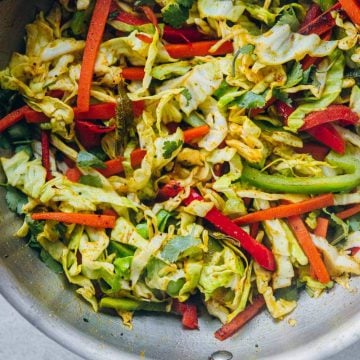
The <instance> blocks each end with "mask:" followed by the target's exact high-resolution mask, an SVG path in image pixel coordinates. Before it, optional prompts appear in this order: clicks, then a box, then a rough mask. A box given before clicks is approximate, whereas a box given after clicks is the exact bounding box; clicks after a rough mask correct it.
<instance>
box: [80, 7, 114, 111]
mask: <svg viewBox="0 0 360 360" xmlns="http://www.w3.org/2000/svg"><path fill="white" fill-rule="evenodd" d="M111 3H112V0H97V1H96V4H95V8H94V11H93V14H92V17H91V21H90V26H89V30H88V34H87V37H86V42H85V49H84V55H83V60H82V64H81V72H80V79H79V88H78V98H77V107H78V110H79V112H86V111H88V110H89V106H90V90H91V82H92V78H93V73H94V67H95V61H96V57H97V54H98V51H99V47H100V44H101V40H102V37H103V34H104V30H105V25H106V21H107V18H108V15H109V11H110V6H111Z"/></svg>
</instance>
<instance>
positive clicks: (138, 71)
mask: <svg viewBox="0 0 360 360" xmlns="http://www.w3.org/2000/svg"><path fill="white" fill-rule="evenodd" d="M121 76H122V77H123V78H124V79H125V80H131V81H140V80H142V79H143V78H144V76H145V71H144V68H143V67H127V68H123V69H122V70H121Z"/></svg>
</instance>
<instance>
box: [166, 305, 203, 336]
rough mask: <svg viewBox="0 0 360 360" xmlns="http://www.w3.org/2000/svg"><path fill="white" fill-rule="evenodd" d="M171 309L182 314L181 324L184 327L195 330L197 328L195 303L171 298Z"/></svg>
mask: <svg viewBox="0 0 360 360" xmlns="http://www.w3.org/2000/svg"><path fill="white" fill-rule="evenodd" d="M172 310H173V311H174V312H175V313H177V314H181V315H182V324H183V326H184V327H185V328H187V329H190V330H195V329H198V328H199V323H198V315H197V308H196V305H195V304H192V303H190V302H188V301H187V302H184V303H182V302H180V301H179V300H177V299H174V300H173V304H172Z"/></svg>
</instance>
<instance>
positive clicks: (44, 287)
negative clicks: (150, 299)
mask: <svg viewBox="0 0 360 360" xmlns="http://www.w3.org/2000/svg"><path fill="white" fill-rule="evenodd" d="M49 4H51V1H50V2H48V1H19V0H4V1H1V2H0V14H1V16H2V20H1V22H0V67H1V68H2V67H4V66H5V65H6V63H7V61H8V59H9V55H10V54H11V53H12V52H13V51H14V50H16V49H18V48H21V46H22V39H23V36H24V26H25V24H26V23H28V22H29V21H31V20H32V19H33V17H34V14H35V12H36V9H37V8H43V9H46V7H48V6H49ZM0 209H1V210H0V221H1V223H0V227H1V233H2V236H1V239H0V292H1V293H2V294H3V295H4V297H5V298H6V299H7V300H8V301H9V302H10V303H11V304H12V305H13V306H14V307H15V308H16V309H17V310H18V311H19V312H20V313H22V315H23V316H24V317H26V318H27V319H28V320H29V321H30V322H31V323H32V324H33V325H34V326H36V327H38V328H39V329H40V330H42V331H43V332H44V333H45V334H47V335H48V336H50V337H52V338H53V339H55V340H56V341H58V342H60V343H61V344H63V345H64V346H65V347H67V348H69V349H70V350H72V351H74V352H76V353H77V354H79V355H82V356H84V357H85V358H89V359H129V360H131V359H139V357H140V356H142V357H141V358H145V359H157V360H165V359H166V360H167V359H182V360H190V359H204V360H205V359H208V358H209V357H210V358H211V355H212V354H214V355H213V358H215V355H216V352H219V351H222V352H223V354H224V353H230V355H232V356H233V359H240V358H242V359H258V358H276V359H289V358H296V359H320V358H325V357H326V356H328V355H330V354H333V353H336V352H337V351H340V350H341V349H343V348H344V347H346V346H347V345H349V344H351V343H352V342H355V341H356V340H357V339H358V338H359V337H360V293H359V292H357V291H352V292H350V291H349V290H345V289H343V288H341V287H340V286H336V287H335V289H333V290H331V291H330V292H329V293H328V294H324V295H323V296H321V297H320V298H319V299H311V298H309V297H308V296H307V294H306V293H303V294H302V297H301V299H300V300H299V303H298V308H297V309H296V310H295V311H294V312H293V313H292V314H291V315H290V316H288V317H287V318H286V319H284V320H283V321H280V322H275V321H274V320H273V319H272V318H271V317H270V315H269V314H267V313H266V312H263V313H262V314H260V315H259V316H257V317H256V318H255V319H254V320H253V321H252V322H251V323H249V324H248V325H247V326H246V327H245V328H244V329H243V330H241V331H240V332H239V333H238V334H236V335H235V336H234V337H233V338H231V339H229V340H227V341H225V342H219V341H217V340H216V339H215V338H214V336H213V333H214V331H215V330H217V329H218V328H219V326H220V323H219V322H218V321H217V320H215V319H213V318H211V317H209V316H207V315H206V314H205V312H204V311H202V314H201V316H200V331H185V330H183V329H182V328H181V321H179V318H176V317H175V316H171V315H153V314H149V313H141V314H137V315H136V316H135V319H134V328H133V330H132V331H129V330H128V329H127V328H125V327H124V326H123V325H122V322H121V320H120V319H119V318H117V317H115V316H112V315H110V314H103V313H94V312H93V311H92V309H91V308H90V306H88V305H87V304H86V303H85V302H84V301H82V300H81V299H80V298H79V297H78V296H77V295H76V294H75V291H74V288H73V287H72V286H70V285H68V284H67V282H66V280H65V278H64V276H63V275H57V274H54V273H53V272H51V270H49V269H48V268H47V267H46V266H45V265H44V264H43V263H41V262H40V261H39V260H38V258H37V255H36V253H34V252H33V251H32V250H31V249H30V248H29V247H28V246H26V244H25V242H24V241H23V240H21V239H18V238H15V237H14V236H13V234H14V233H15V231H16V230H17V228H18V227H19V225H20V224H21V219H20V218H18V217H16V216H15V215H13V214H12V213H10V212H9V211H8V210H7V206H6V203H5V200H4V190H3V189H1V190H0ZM351 285H352V287H353V288H356V287H357V286H359V285H360V279H356V278H355V279H353V280H352V282H351ZM290 320H291V321H290ZM293 320H295V321H293ZM294 324H296V325H295V326H294ZM215 359H216V358H215Z"/></svg>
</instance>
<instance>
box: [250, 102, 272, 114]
mask: <svg viewBox="0 0 360 360" xmlns="http://www.w3.org/2000/svg"><path fill="white" fill-rule="evenodd" d="M275 101H276V99H275V98H271V99H270V100H268V101H267V103H266V104H265V106H263V107H262V108H257V109H251V110H250V111H249V116H250V117H254V116H257V115H259V114H261V113H262V112H264V111H265V110H266V109H267V108H268V107H270V106H271V105H272V104H273V103H274V102H275Z"/></svg>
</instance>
